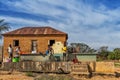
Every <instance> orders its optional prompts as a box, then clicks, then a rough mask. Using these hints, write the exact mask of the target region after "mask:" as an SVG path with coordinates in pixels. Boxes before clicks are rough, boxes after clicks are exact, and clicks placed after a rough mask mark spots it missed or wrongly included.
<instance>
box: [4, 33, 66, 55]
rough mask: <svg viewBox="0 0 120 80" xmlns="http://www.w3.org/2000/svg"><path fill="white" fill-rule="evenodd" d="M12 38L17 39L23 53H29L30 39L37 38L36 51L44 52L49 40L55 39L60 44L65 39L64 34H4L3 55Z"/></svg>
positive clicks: (11, 42) (5, 53)
mask: <svg viewBox="0 0 120 80" xmlns="http://www.w3.org/2000/svg"><path fill="white" fill-rule="evenodd" d="M13 40H19V46H20V47H21V51H23V52H24V53H31V41H32V40H37V52H42V53H45V50H46V49H47V47H48V42H49V40H55V41H56V42H61V43H62V44H63V43H64V42H65V41H66V35H48V36H5V37H4V44H3V45H4V52H3V53H4V56H8V53H7V48H8V46H9V44H12V46H13Z"/></svg>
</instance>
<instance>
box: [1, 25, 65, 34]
mask: <svg viewBox="0 0 120 80" xmlns="http://www.w3.org/2000/svg"><path fill="white" fill-rule="evenodd" d="M41 34H43V35H46V34H67V33H65V32H62V31H59V30H57V29H54V28H52V27H49V26H47V27H23V28H20V29H17V30H13V31H10V32H7V33H4V34H3V35H41Z"/></svg>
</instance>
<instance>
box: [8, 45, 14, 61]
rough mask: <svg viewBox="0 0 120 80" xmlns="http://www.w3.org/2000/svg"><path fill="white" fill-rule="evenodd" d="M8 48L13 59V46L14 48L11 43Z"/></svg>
mask: <svg viewBox="0 0 120 80" xmlns="http://www.w3.org/2000/svg"><path fill="white" fill-rule="evenodd" d="M7 50H8V54H9V58H11V59H12V57H13V48H12V46H11V44H10V45H9V47H8V49H7Z"/></svg>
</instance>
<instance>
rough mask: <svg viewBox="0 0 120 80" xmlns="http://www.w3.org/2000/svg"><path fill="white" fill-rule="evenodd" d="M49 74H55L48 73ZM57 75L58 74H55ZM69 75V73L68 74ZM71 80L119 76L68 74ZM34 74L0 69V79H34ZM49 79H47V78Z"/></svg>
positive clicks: (101, 79)
mask: <svg viewBox="0 0 120 80" xmlns="http://www.w3.org/2000/svg"><path fill="white" fill-rule="evenodd" d="M115 71H117V72H120V68H115ZM38 75H39V76H42V75H43V74H40V73H39V74H37V76H38ZM49 75H56V74H50V73H49ZM57 75H58V74H57ZM69 75H70V74H69ZM70 76H72V77H73V78H74V79H73V80H120V77H118V78H117V77H115V76H110V75H109V76H108V75H95V76H93V77H91V78H85V77H81V76H78V75H70ZM34 78H35V77H34V76H27V75H26V72H16V71H13V73H12V74H9V72H8V71H0V80H34ZM48 80H49V79H48Z"/></svg>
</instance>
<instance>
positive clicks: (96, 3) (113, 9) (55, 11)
mask: <svg viewBox="0 0 120 80" xmlns="http://www.w3.org/2000/svg"><path fill="white" fill-rule="evenodd" d="M0 19H5V21H6V22H8V23H9V25H10V26H11V30H14V29H17V28H21V27H25V26H51V27H53V28H56V29H59V30H61V31H64V32H66V33H68V35H69V39H68V43H71V42H80V43H86V44H88V45H89V46H91V47H92V48H99V47H101V46H109V48H110V49H113V48H116V47H119V48H120V0H0Z"/></svg>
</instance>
